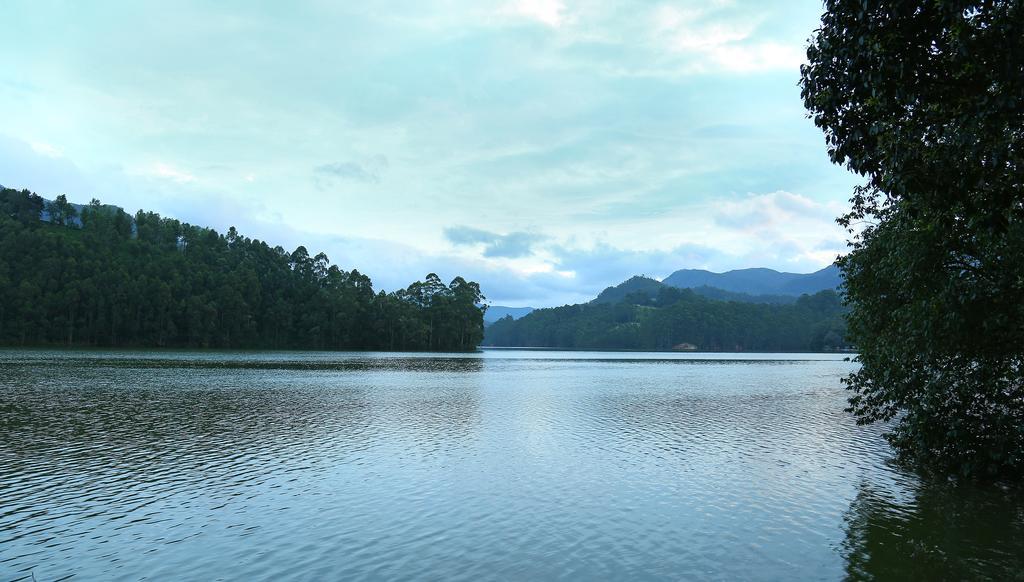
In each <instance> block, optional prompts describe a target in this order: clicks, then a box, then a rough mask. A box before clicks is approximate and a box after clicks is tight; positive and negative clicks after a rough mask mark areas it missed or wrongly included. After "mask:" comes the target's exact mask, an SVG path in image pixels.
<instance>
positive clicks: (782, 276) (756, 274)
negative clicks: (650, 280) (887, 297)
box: [661, 264, 842, 297]
mask: <svg viewBox="0 0 1024 582" xmlns="http://www.w3.org/2000/svg"><path fill="white" fill-rule="evenodd" d="M661 282H662V283H664V284H666V285H669V286H671V287H678V288H680V289H694V288H697V287H714V288H716V289H722V290H723V291H731V292H733V293H746V294H748V295H791V296H794V297H799V296H800V295H804V294H812V293H817V292H818V291H824V290H825V289H837V288H838V287H839V284H840V283H841V282H842V278H841V276H840V274H839V267H837V266H836V265H834V264H832V265H829V266H827V267H825V268H824V269H821V270H819V271H815V272H813V273H806V274H801V273H784V272H779V271H776V270H774V269H764V268H757V269H737V270H734V271H726V272H725V273H712V272H711V271H705V270H703V269H682V270H679V271H676V272H675V273H672V274H671V275H669V276H668V277H665V278H664V279H662V281H661Z"/></svg>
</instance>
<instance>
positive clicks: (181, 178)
mask: <svg viewBox="0 0 1024 582" xmlns="http://www.w3.org/2000/svg"><path fill="white" fill-rule="evenodd" d="M148 173H150V174H152V175H154V176H158V177H160V178H167V179H168V180H173V181H174V182H178V183H182V184H184V183H188V182H195V181H196V177H195V176H193V175H192V174H189V173H188V172H185V171H183V170H179V169H178V168H175V167H174V166H172V165H170V164H167V163H164V162H156V163H155V164H153V166H152V168H151V169H150V171H149V172H148Z"/></svg>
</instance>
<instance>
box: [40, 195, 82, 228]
mask: <svg viewBox="0 0 1024 582" xmlns="http://www.w3.org/2000/svg"><path fill="white" fill-rule="evenodd" d="M46 210H47V211H49V213H50V221H51V222H53V223H54V224H57V225H60V226H68V225H70V224H73V223H74V220H75V218H77V217H78V211H76V210H75V207H74V206H72V205H71V203H70V202H68V197H67V196H65V195H63V194H61V195H60V196H57V199H56V200H54V201H53V202H50V203H48V204H47V205H46Z"/></svg>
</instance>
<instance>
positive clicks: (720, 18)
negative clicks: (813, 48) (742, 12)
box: [654, 3, 804, 73]
mask: <svg viewBox="0 0 1024 582" xmlns="http://www.w3.org/2000/svg"><path fill="white" fill-rule="evenodd" d="M722 6H723V5H722V4H720V3H719V4H713V5H711V6H708V7H701V8H679V7H675V6H667V5H664V6H660V7H658V8H657V9H656V10H655V11H654V33H655V37H656V38H657V39H659V40H660V41H661V42H662V43H663V44H664V46H665V47H666V48H667V49H668V51H669V52H670V53H675V54H678V55H682V56H691V57H696V60H695V61H693V62H691V63H690V67H689V69H690V70H691V71H692V72H708V71H709V70H725V71H729V72H736V73H749V72H757V71H769V70H786V69H791V70H796V68H797V67H799V65H800V63H802V62H803V59H804V54H803V48H802V45H790V44H783V43H780V42H776V41H770V40H764V39H760V38H758V36H759V35H758V34H757V32H758V29H759V27H760V26H761V24H762V22H761V19H760V18H757V17H751V16H745V17H743V18H741V19H735V17H733V16H732V15H723V14H717V13H716V8H721V7H722Z"/></svg>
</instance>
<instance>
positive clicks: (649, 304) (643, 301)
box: [484, 286, 847, 351]
mask: <svg viewBox="0 0 1024 582" xmlns="http://www.w3.org/2000/svg"><path fill="white" fill-rule="evenodd" d="M607 299H609V296H605V297H604V299H603V300H601V301H596V300H595V301H593V302H591V303H586V304H582V305H567V306H565V307H556V308H552V309H538V310H536V311H534V312H532V313H530V314H529V315H527V316H525V317H523V318H521V319H517V320H513V319H512V318H510V317H506V318H504V319H500V320H498V321H497V322H495V323H493V324H491V325H490V326H489V327H488V328H487V334H486V337H485V338H484V345H489V346H520V347H551V348H604V349H636V350H669V349H673V348H676V349H680V348H681V347H683V346H684V345H685V344H689V345H687V346H686V348H687V349H699V350H703V351H821V350H826V351H827V350H835V349H842V348H845V347H847V346H846V341H845V339H844V335H845V331H846V327H845V322H844V319H843V313H844V308H843V305H842V301H841V299H840V296H839V294H838V293H836V292H835V291H821V292H819V293H816V294H814V295H804V296H802V297H800V298H798V299H797V300H796V301H795V302H794V303H792V304H790V305H772V304H765V303H750V302H741V301H719V300H715V299H710V298H707V297H704V296H702V295H700V294H698V293H696V292H694V291H693V290H690V289H677V288H675V287H668V286H661V287H659V288H658V290H657V294H656V295H652V294H651V293H650V290H649V289H640V290H637V291H635V292H633V293H630V294H628V295H626V296H625V297H623V298H622V299H621V300H619V301H615V302H611V301H607Z"/></svg>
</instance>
